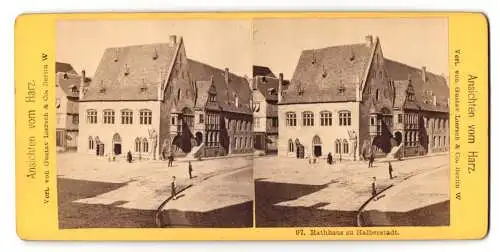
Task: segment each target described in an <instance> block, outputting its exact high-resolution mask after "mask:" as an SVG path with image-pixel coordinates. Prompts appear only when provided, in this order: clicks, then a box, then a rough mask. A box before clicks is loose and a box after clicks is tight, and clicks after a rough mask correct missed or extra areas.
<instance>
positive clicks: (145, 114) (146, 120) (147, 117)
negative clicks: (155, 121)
mask: <svg viewBox="0 0 500 252" xmlns="http://www.w3.org/2000/svg"><path fill="white" fill-rule="evenodd" d="M152 117H153V112H151V110H149V109H141V111H139V123H140V124H144V125H150V124H151V120H152Z"/></svg>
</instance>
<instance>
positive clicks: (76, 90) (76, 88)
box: [71, 86, 78, 95]
mask: <svg viewBox="0 0 500 252" xmlns="http://www.w3.org/2000/svg"><path fill="white" fill-rule="evenodd" d="M71 93H73V95H78V87H76V86H73V87H71Z"/></svg>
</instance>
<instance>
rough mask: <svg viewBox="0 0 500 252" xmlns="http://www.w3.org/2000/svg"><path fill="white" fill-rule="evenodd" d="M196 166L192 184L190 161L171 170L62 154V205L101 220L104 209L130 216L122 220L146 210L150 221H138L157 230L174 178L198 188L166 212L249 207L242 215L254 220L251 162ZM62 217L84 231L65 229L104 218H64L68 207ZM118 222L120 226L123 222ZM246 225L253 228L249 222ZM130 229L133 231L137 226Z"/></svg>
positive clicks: (244, 159) (214, 161) (155, 163)
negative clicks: (156, 221)
mask: <svg viewBox="0 0 500 252" xmlns="http://www.w3.org/2000/svg"><path fill="white" fill-rule="evenodd" d="M192 166H193V176H194V177H193V178H192V179H189V175H188V163H187V162H177V161H174V164H173V167H167V162H165V161H159V160H156V161H154V160H149V161H148V160H143V161H136V162H133V163H127V162H125V160H123V159H118V160H117V161H114V162H109V161H108V160H106V159H96V157H95V156H87V155H82V154H76V153H66V154H59V155H58V181H59V188H58V189H59V190H58V191H59V204H60V205H62V206H68V207H75V206H78V207H82V208H84V209H85V208H89V207H90V208H95V210H89V211H90V213H88V215H95V216H98V215H99V213H98V212H99V208H110V209H107V211H118V212H125V214H124V215H125V216H123V215H120V217H119V218H130V216H126V212H128V211H130V212H134V213H135V212H141V211H142V212H143V213H144V215H146V216H147V217H140V218H139V219H147V220H148V224H140V225H146V226H150V227H153V226H154V214H153V213H154V211H155V210H156V209H157V208H158V207H159V206H160V205H161V204H162V202H163V201H164V200H165V199H166V198H168V197H169V196H170V194H171V192H170V182H171V178H172V176H176V178H177V186H178V188H183V187H185V186H187V185H190V184H192V185H193V186H192V187H191V188H189V189H188V190H186V191H185V192H184V193H183V194H182V196H183V197H180V198H179V199H178V200H177V201H172V202H174V203H172V205H170V204H168V206H166V208H168V209H170V210H177V211H183V212H184V211H189V212H192V213H198V212H200V213H203V212H210V211H216V210H217V209H222V208H227V207H230V206H232V205H235V206H236V205H241V204H246V205H248V204H249V208H250V211H246V212H245V213H243V214H244V215H249V216H246V218H247V219H248V218H250V220H251V218H252V212H251V209H252V208H253V205H252V201H253V195H254V194H253V185H252V181H253V179H252V172H251V169H252V158H251V157H233V158H226V159H212V160H204V161H193V162H192ZM235 174H236V175H235ZM89 184H92V185H89ZM96 188H101V189H102V190H101V189H96ZM82 189H84V190H87V191H93V193H89V192H87V193H86V192H82V191H81V190H82ZM63 194H64V195H63ZM68 195H69V196H68ZM180 196H181V195H180ZM68 201H70V202H68ZM246 205H245V206H246ZM247 208H248V206H247ZM240 210H241V209H240ZM243 210H245V209H243ZM94 211H95V212H96V213H95V214H94V213H93V212H94ZM73 212H75V213H74V214H76V215H79V214H80V212H81V211H80V210H75V211H73ZM227 214H236V215H238V214H239V213H227V212H226V215H227ZM61 216H66V217H65V218H62V219H61V218H60V221H61V222H62V223H61V225H62V226H68V227H74V226H79V225H72V224H70V225H65V222H69V223H71V222H72V221H73V220H76V221H77V222H78V223H80V224H82V225H83V226H86V225H87V226H95V225H97V226H99V221H101V220H99V218H97V220H95V218H92V220H89V219H88V218H87V217H85V216H68V215H67V214H65V210H64V207H63V209H60V217H61ZM82 218H83V219H85V218H87V220H88V221H91V222H93V223H85V221H84V220H81V219H82ZM111 218H112V217H111ZM210 218H212V217H210ZM115 221H117V222H119V221H120V220H115ZM191 221H193V222H194V221H196V220H195V219H194V220H191ZM207 221H209V220H207ZM212 221H213V220H212ZM127 222H133V220H127ZM205 222H206V221H205ZM246 222H250V223H251V221H248V220H247V221H246ZM193 224H196V223H193ZM110 225H113V224H110ZM130 225H132V226H134V223H131V224H130ZM204 225H210V223H204ZM119 226H120V227H121V226H122V225H121V224H120V225H119Z"/></svg>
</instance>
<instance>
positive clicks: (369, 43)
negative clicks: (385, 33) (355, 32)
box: [365, 35, 373, 47]
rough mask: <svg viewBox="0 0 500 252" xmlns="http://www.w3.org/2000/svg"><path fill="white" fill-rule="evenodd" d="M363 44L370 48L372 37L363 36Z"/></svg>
mask: <svg viewBox="0 0 500 252" xmlns="http://www.w3.org/2000/svg"><path fill="white" fill-rule="evenodd" d="M365 43H366V46H368V47H372V46H373V36H372V35H367V36H365Z"/></svg>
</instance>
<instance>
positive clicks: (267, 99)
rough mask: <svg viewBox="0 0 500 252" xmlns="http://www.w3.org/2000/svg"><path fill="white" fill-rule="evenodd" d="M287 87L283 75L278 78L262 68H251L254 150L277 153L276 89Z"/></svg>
mask: <svg viewBox="0 0 500 252" xmlns="http://www.w3.org/2000/svg"><path fill="white" fill-rule="evenodd" d="M280 83H281V85H282V86H283V85H285V86H286V85H288V83H289V81H286V80H283V74H282V73H280V74H279V75H278V77H276V76H275V75H274V73H273V72H272V71H271V70H270V69H269V68H268V67H264V66H253V78H252V98H253V102H252V110H253V120H254V121H253V131H254V148H255V149H256V150H261V151H263V152H265V153H276V152H277V151H278V122H279V120H278V88H279V86H280Z"/></svg>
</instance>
